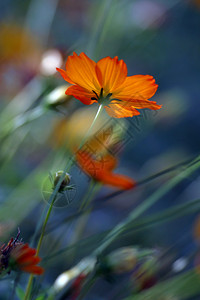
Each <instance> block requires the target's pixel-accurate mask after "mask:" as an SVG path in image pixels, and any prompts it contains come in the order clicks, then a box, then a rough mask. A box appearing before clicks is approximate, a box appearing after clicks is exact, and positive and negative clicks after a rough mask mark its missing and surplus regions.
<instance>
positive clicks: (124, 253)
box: [107, 247, 138, 273]
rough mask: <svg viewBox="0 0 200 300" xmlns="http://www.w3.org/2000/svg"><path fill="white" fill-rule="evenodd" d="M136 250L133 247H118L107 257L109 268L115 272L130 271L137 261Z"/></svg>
mask: <svg viewBox="0 0 200 300" xmlns="http://www.w3.org/2000/svg"><path fill="white" fill-rule="evenodd" d="M137 255H138V251H137V250H136V249H134V248H131V247H130V248H129V247H126V248H120V249H117V250H115V251H113V252H112V253H111V254H109V255H108V257H107V262H108V266H109V268H111V270H112V272H115V273H124V272H129V271H131V270H132V269H133V268H134V266H135V265H136V263H137Z"/></svg>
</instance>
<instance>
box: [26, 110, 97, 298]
mask: <svg viewBox="0 0 200 300" xmlns="http://www.w3.org/2000/svg"><path fill="white" fill-rule="evenodd" d="M102 109H103V105H100V106H99V108H98V111H97V113H96V116H95V118H94V120H93V122H92V124H91V126H90V128H89V129H88V132H87V133H86V136H85V137H84V138H83V140H82V141H81V144H80V146H79V148H78V150H80V149H81V148H82V146H83V145H84V143H85V141H86V140H87V138H88V136H89V134H90V132H91V130H92V128H93V126H94V124H95V122H96V120H97V118H98V116H99V115H100V112H101V111H102ZM74 160H75V155H74V156H73V157H72V159H71V160H70V162H68V163H67V165H66V167H65V169H64V172H63V174H62V175H61V176H60V179H59V181H58V183H57V185H56V186H55V189H54V191H53V193H52V194H51V196H50V199H49V203H51V205H50V207H49V209H48V211H47V214H46V217H45V220H44V223H43V226H42V232H41V235H40V239H39V241H38V245H37V252H36V254H37V255H38V254H39V251H40V247H41V244H42V241H43V237H44V233H45V229H46V225H47V222H48V219H49V216H50V214H51V211H52V208H53V204H54V202H55V200H56V198H57V194H58V191H59V188H60V186H61V183H62V181H63V180H64V177H65V173H66V172H67V171H68V170H69V168H70V167H71V166H72V165H73V164H74ZM32 282H33V275H32V274H31V275H30V277H29V281H28V285H27V288H26V292H25V296H24V300H28V299H29V296H30V293H31V288H32Z"/></svg>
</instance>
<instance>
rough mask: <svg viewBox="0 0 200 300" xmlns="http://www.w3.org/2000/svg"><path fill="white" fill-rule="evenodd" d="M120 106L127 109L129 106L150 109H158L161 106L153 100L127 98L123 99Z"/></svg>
mask: <svg viewBox="0 0 200 300" xmlns="http://www.w3.org/2000/svg"><path fill="white" fill-rule="evenodd" d="M111 103H112V102H111ZM122 107H123V108H125V109H129V107H133V108H137V109H142V108H149V109H152V110H157V109H160V108H161V107H162V105H158V104H157V103H156V102H155V101H149V100H140V99H129V100H127V101H123V103H122Z"/></svg>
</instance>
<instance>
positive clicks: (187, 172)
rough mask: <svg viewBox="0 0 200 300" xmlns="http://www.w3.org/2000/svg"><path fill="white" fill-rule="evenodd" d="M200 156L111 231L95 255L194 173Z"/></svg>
mask: <svg viewBox="0 0 200 300" xmlns="http://www.w3.org/2000/svg"><path fill="white" fill-rule="evenodd" d="M199 158H200V156H199V157H198V158H197V160H196V159H195V160H194V162H195V164H192V165H191V166H190V167H188V169H186V170H184V171H183V172H181V173H180V174H178V175H177V176H175V177H174V178H172V179H171V180H170V181H169V182H167V183H166V184H165V185H164V186H162V187H161V188H160V189H158V190H157V191H156V192H155V193H154V194H153V195H151V196H150V197H149V198H147V199H146V200H145V201H144V202H143V203H142V204H141V205H140V206H138V207H136V209H134V210H133V211H132V212H131V213H130V214H129V216H128V217H127V218H126V219H125V220H124V221H123V222H121V223H119V224H118V225H117V226H116V227H115V228H114V229H113V230H111V231H110V232H109V233H108V235H107V236H106V237H105V238H104V240H103V242H102V244H101V245H100V246H99V247H98V248H97V249H96V250H95V251H94V253H93V254H94V255H97V256H98V255H100V254H101V253H102V252H103V251H104V250H105V249H106V248H107V247H108V246H109V245H110V244H111V243H112V242H113V241H114V240H115V239H116V238H117V237H118V236H119V235H120V234H121V233H123V232H124V231H125V230H126V227H127V225H129V224H130V223H131V222H133V221H134V220H136V219H137V218H138V217H139V216H140V215H141V214H142V213H144V212H145V211H146V210H147V209H149V208H150V207H151V206H152V205H154V204H155V203H156V202H157V201H158V200H159V199H160V198H161V197H163V196H164V195H165V194H166V193H167V192H168V191H170V190H171V189H172V188H173V187H175V186H176V185H177V184H178V183H179V182H181V181H182V180H183V179H185V178H186V177H188V176H189V175H190V174H192V173H193V172H194V171H196V170H197V169H198V168H199V167H200V162H199Z"/></svg>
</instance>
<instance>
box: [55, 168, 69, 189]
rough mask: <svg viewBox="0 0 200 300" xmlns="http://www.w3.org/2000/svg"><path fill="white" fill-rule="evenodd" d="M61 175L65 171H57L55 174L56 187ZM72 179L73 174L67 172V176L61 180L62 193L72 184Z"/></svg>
mask: <svg viewBox="0 0 200 300" xmlns="http://www.w3.org/2000/svg"><path fill="white" fill-rule="evenodd" d="M61 176H63V171H57V172H56V174H55V176H54V188H55V187H56V185H57V184H58V182H59V180H60V178H61ZM70 180H71V176H70V175H69V174H68V173H65V177H64V179H63V181H62V182H61V185H60V188H59V190H58V191H59V192H60V193H61V192H63V191H64V190H65V189H66V187H67V186H68V185H69V184H70Z"/></svg>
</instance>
